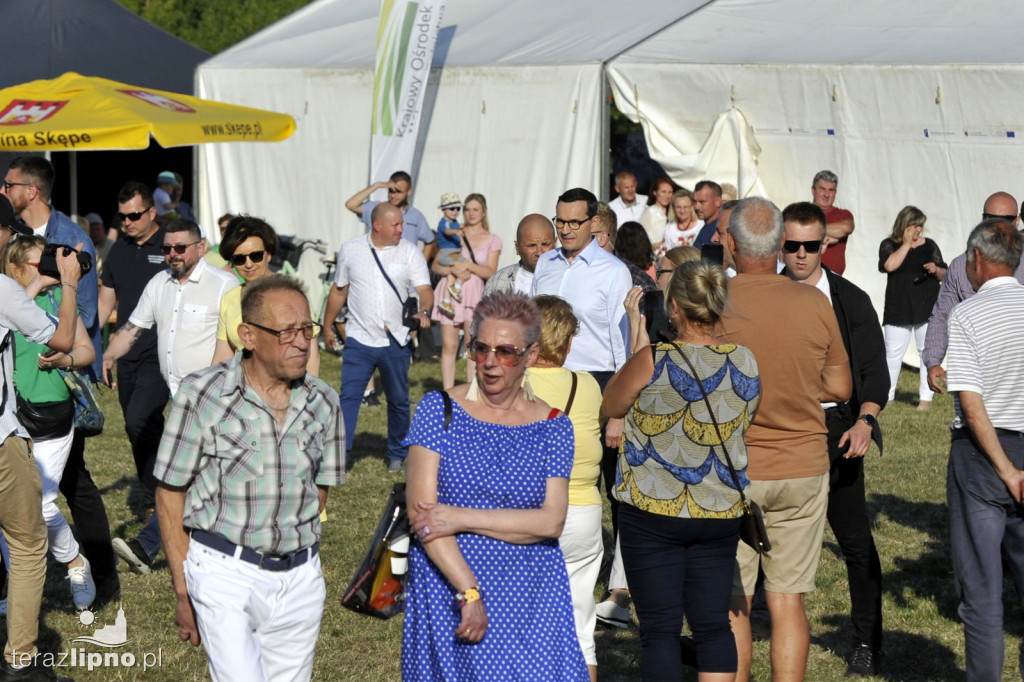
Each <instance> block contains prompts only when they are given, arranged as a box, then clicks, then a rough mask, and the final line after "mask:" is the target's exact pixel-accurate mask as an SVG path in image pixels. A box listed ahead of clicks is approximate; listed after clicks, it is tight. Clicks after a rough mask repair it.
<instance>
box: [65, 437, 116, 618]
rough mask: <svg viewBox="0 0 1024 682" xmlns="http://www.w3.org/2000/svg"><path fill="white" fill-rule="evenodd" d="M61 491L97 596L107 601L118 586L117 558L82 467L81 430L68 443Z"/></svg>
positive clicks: (101, 508)
mask: <svg viewBox="0 0 1024 682" xmlns="http://www.w3.org/2000/svg"><path fill="white" fill-rule="evenodd" d="M60 492H61V494H62V495H63V496H64V499H65V500H67V503H68V509H69V510H70V511H71V519H72V521H73V522H74V524H75V534H76V535H77V536H78V542H79V544H80V545H81V546H82V554H84V555H85V556H86V558H88V559H89V563H90V564H91V565H92V577H93V580H95V581H96V592H97V595H98V597H99V598H100V599H101V600H103V601H106V600H109V599H110V598H112V597H113V596H114V595H116V594H117V593H118V591H119V590H120V589H121V582H120V580H119V579H118V577H117V558H116V557H115V556H114V548H113V547H112V546H111V544H110V521H108V520H107V508H106V507H105V506H104V505H103V497H102V495H100V491H99V489H98V488H97V487H96V483H95V482H93V480H92V475H91V474H90V473H89V470H88V469H87V468H86V466H85V436H83V435H82V434H80V433H76V434H75V437H74V440H73V441H72V442H71V453H70V454H69V455H68V462H67V464H66V465H65V466H64V475H63V476H62V477H61V479H60Z"/></svg>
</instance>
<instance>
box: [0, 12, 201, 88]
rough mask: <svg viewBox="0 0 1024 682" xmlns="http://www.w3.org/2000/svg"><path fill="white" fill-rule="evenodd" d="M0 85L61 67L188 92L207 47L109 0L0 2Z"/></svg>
mask: <svg viewBox="0 0 1024 682" xmlns="http://www.w3.org/2000/svg"><path fill="white" fill-rule="evenodd" d="M0 26H3V27H4V28H5V29H6V30H5V34H4V39H3V47H2V48H0V49H2V52H3V54H4V55H5V56H6V57H7V58H6V59H5V60H4V69H3V71H2V73H0V87H8V86H11V85H17V84H19V83H25V82H28V81H33V80H39V79H43V78H56V77H57V76H60V75H61V74H63V73H65V72H66V71H76V72H78V73H81V74H83V75H87V76H102V77H103V78H110V79H112V80H117V81H121V82H123V83H131V84H132V85H139V86H142V87H148V88H156V89H159V90H170V91H172V92H182V93H186V94H191V93H192V91H193V88H194V83H193V78H194V73H195V68H196V66H197V65H198V64H199V63H200V62H202V61H203V60H204V59H206V58H207V57H208V56H209V53H207V52H204V51H203V50H200V49H199V48H197V47H194V46H192V45H190V44H189V43H186V42H185V41H184V40H181V39H179V38H176V37H175V36H172V35H171V34H170V33H167V32H166V31H164V30H163V29H161V28H158V27H156V26H154V25H153V24H151V23H149V22H148V21H146V20H145V19H142V18H141V17H139V16H138V15H137V14H135V13H134V12H132V11H130V10H128V9H126V8H124V7H122V6H121V5H120V4H118V3H117V2H115V0H32V1H31V2H2V3H0Z"/></svg>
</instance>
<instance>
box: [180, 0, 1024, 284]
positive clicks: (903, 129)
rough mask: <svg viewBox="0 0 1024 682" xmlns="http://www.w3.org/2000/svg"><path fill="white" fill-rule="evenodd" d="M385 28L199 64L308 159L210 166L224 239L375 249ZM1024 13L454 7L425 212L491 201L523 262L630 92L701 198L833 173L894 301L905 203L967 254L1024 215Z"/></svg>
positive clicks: (249, 46)
mask: <svg viewBox="0 0 1024 682" xmlns="http://www.w3.org/2000/svg"><path fill="white" fill-rule="evenodd" d="M378 11H379V0H319V1H318V2H315V3H313V4H311V5H309V6H308V7H306V8H305V9H303V10H300V11H299V12H296V13H295V14H293V15H291V16H289V17H287V18H285V19H284V20H282V21H280V22H278V23H277V24H275V25H273V26H271V27H270V28H268V29H266V30H264V31H262V32H261V33H259V34H256V35H255V36H253V37H251V38H250V39H248V40H246V41H244V42H242V43H240V44H239V45H237V46H235V47H233V48H231V49H229V50H227V51H226V52H224V53H221V54H219V55H217V56H215V57H213V58H212V59H210V60H209V61H207V62H205V63H204V64H202V65H201V66H200V67H199V69H198V70H197V75H196V81H197V85H196V91H197V94H199V95H200V96H203V97H211V98H214V99H220V100H224V101H228V102H237V103H239V104H245V105H250V106H257V107H264V108H269V109H275V110H280V111H287V112H289V113H291V114H292V115H294V116H295V117H296V119H297V120H298V131H297V132H296V134H295V135H294V136H293V137H292V138H291V139H289V140H287V141H286V142H282V143H279V144H272V145H240V144H238V145H207V146H205V147H204V148H203V149H201V150H200V162H199V163H200V172H201V177H200V182H199V183H198V186H199V187H200V188H201V191H202V196H201V198H200V199H201V200H200V205H201V207H202V211H203V215H202V218H203V220H204V221H205V222H207V223H209V222H210V221H211V220H212V218H214V217H216V215H218V214H219V213H221V212H224V211H229V210H230V211H238V210H246V211H249V212H252V213H254V214H257V215H264V216H266V217H267V218H268V219H269V220H270V221H271V223H272V224H274V225H276V226H279V227H280V229H281V231H282V232H284V233H292V232H294V233H299V234H301V235H303V236H307V237H318V238H322V239H326V240H327V241H328V242H329V243H330V244H331V245H332V247H337V246H338V245H339V244H340V243H341V242H342V241H343V240H344V239H347V238H349V237H352V236H354V235H356V234H358V233H359V231H360V229H361V226H360V224H359V223H358V222H357V220H356V219H355V218H354V217H353V216H351V215H350V214H348V212H347V211H346V210H345V209H344V206H343V202H344V200H345V199H346V198H347V197H349V196H350V195H352V194H353V193H355V191H357V190H358V189H360V188H361V187H363V186H365V185H366V183H367V173H368V167H369V138H370V133H369V130H370V98H371V87H372V70H373V59H374V41H375V36H376V28H377V21H378ZM1020 19H1024V5H1021V4H1020V3H1019V2H1016V1H1014V0H994V1H993V2H991V3H989V4H987V5H978V4H977V3H968V2H966V1H965V0H933V1H932V2H929V3H917V2H915V3H909V2H905V3H899V2H896V3H894V2H891V1H889V2H883V1H882V0H863V1H862V2H858V3H841V2H836V1H835V0H824V1H823V2H818V3H808V2H802V1H801V2H798V1H797V0H774V1H773V2H761V1H753V0H710V1H707V2H702V1H700V0H674V1H671V2H669V1H666V0H647V1H646V2H644V3H623V2H621V0H588V1H587V2H579V1H577V0H560V1H558V0H556V1H555V2H551V1H548V0H516V1H515V2H509V1H508V0H472V2H470V1H468V0H449V2H448V11H447V14H446V16H445V19H444V22H443V24H442V31H441V37H440V40H439V45H438V49H437V52H436V54H435V59H434V64H435V69H434V72H433V75H432V78H431V89H430V90H428V94H427V107H426V116H427V117H428V118H427V119H425V124H424V126H423V127H422V130H424V131H425V139H423V140H421V145H422V153H421V155H420V156H421V158H422V162H421V164H420V166H419V168H416V169H412V170H413V172H414V184H415V187H416V194H415V195H414V204H416V205H417V206H418V207H419V208H420V209H421V210H423V211H424V213H425V214H426V215H427V217H428V219H430V220H431V222H434V221H435V220H437V219H438V218H439V217H440V216H439V214H438V212H437V211H436V210H435V209H434V207H435V206H436V205H437V201H438V199H439V198H440V195H441V193H442V192H447V191H456V192H459V193H460V194H461V195H462V196H465V194H466V193H468V192H472V191H475V192H482V193H483V194H484V195H486V196H487V198H488V202H489V208H490V217H491V224H492V226H493V228H494V229H495V231H496V232H497V233H498V234H499V235H500V236H501V237H502V239H503V240H504V242H505V250H504V252H503V254H502V262H503V264H504V263H509V262H512V261H513V260H514V258H515V255H514V252H513V249H512V245H511V241H512V238H513V235H514V229H515V224H516V222H517V221H518V220H519V218H520V217H522V216H523V215H525V214H526V213H530V212H534V211H536V212H541V213H545V214H547V215H550V214H551V213H552V211H553V208H554V203H555V198H556V196H557V194H558V193H559V192H560V191H562V190H564V189H566V188H568V187H571V186H575V185H581V186H586V187H590V188H594V189H595V190H596V191H597V192H598V193H599V194H600V190H601V189H602V188H603V187H604V186H605V184H606V179H607V166H606V165H605V164H606V161H605V150H606V148H607V140H606V129H605V126H606V123H605V121H606V120H607V119H606V109H605V106H606V101H607V94H608V85H607V83H609V82H610V84H611V92H612V93H613V94H614V97H615V101H616V104H617V106H618V107H619V109H621V110H622V111H623V112H624V113H626V114H627V115H629V116H632V117H635V118H637V119H638V120H640V121H641V122H642V123H643V125H644V129H645V133H646V135H647V140H648V146H649V147H650V149H651V153H652V155H653V156H655V158H657V159H658V160H659V161H661V162H663V163H664V165H665V166H666V167H667V168H669V169H670V170H671V172H672V174H673V176H674V177H675V178H676V179H677V180H680V181H683V182H684V183H685V184H689V185H690V186H692V182H693V181H694V180H696V179H697V178H700V177H710V178H712V179H716V180H719V181H729V182H733V183H737V184H738V185H739V186H740V187H741V188H742V189H744V190H745V191H747V192H748V193H764V194H765V195H767V196H768V197H770V198H771V199H773V200H774V201H775V202H776V203H777V204H779V205H780V206H784V205H786V204H787V203H790V202H792V201H799V200H805V199H810V184H811V179H812V177H813V175H814V173H815V172H817V171H818V170H821V169H825V168H827V169H831V170H833V171H835V172H836V173H837V174H838V175H839V197H838V199H837V202H836V203H837V205H839V206H843V207H845V208H849V209H851V210H852V211H853V212H854V214H855V216H856V221H857V231H856V232H855V233H854V235H853V236H852V237H851V239H850V243H849V247H848V250H847V259H848V263H849V267H848V270H847V274H848V275H849V276H850V277H851V278H852V279H853V280H854V281H856V282H857V283H858V284H860V285H861V286H863V287H864V288H865V289H867V290H868V291H869V293H871V294H872V296H873V298H875V299H876V301H877V302H878V303H879V304H880V302H881V298H882V292H883V291H884V286H885V277H884V276H883V275H881V274H879V273H878V272H877V249H878V244H879V242H880V241H881V239H882V238H884V237H885V236H886V235H887V234H888V232H889V231H890V229H891V226H892V221H893V219H894V217H895V215H896V213H897V212H898V211H899V209H900V208H902V207H903V206H904V205H906V204H914V205H917V206H918V207H919V208H921V209H922V210H923V211H924V212H925V213H926V214H927V215H928V216H929V220H928V224H927V226H926V234H930V235H931V236H932V237H933V238H934V239H936V241H938V242H939V245H940V246H941V248H942V250H943V253H944V255H945V256H946V257H947V260H951V259H952V257H953V256H954V255H956V254H957V253H958V252H960V251H961V250H962V249H963V244H964V242H965V240H966V234H967V231H968V229H969V228H970V227H971V226H973V225H974V224H975V223H976V222H977V220H978V219H979V218H980V215H979V214H980V211H981V205H982V202H983V201H984V198H985V197H986V196H987V195H988V194H989V193H991V192H992V191H995V190H997V189H1006V190H1008V191H1010V192H1014V193H1015V194H1016V195H1017V196H1018V198H1024V187H1018V186H1017V185H1018V184H1019V182H1020V179H1021V177H1022V173H1021V170H1022V165H1024V155H1022V154H1020V151H1021V145H1022V144H1024V142H1022V141H1021V139H1020V137H1019V136H1018V134H1017V133H1018V131H1017V129H1016V128H1015V125H1016V121H1017V120H1018V117H1019V116H1020V112H1021V111H1024V101H1021V100H1024V67H1022V66H1021V65H1020V63H1024V59H1022V57H1024V54H1022V52H1024V48H1022V47H1021V41H1020V40H1019V38H1018V33H1019V31H1020V30H1021V29H1020V27H1021V26H1022V25H1024V22H1022V21H1020ZM606 74H607V80H606V78H605V76H606ZM716 123H717V125H716Z"/></svg>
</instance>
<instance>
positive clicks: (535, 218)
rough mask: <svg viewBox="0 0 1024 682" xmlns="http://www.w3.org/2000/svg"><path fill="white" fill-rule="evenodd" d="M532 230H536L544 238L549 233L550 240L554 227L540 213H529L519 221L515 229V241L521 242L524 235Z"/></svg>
mask: <svg viewBox="0 0 1024 682" xmlns="http://www.w3.org/2000/svg"><path fill="white" fill-rule="evenodd" d="M532 230H537V231H538V232H541V233H543V234H544V235H545V236H546V235H547V234H548V233H550V234H551V237H552V238H554V236H555V226H554V225H552V224H551V221H550V220H548V219H547V217H545V216H542V215H541V214H540V213H531V214H530V215H528V216H526V217H525V218H523V219H522V220H520V221H519V227H518V228H516V241H519V242H521V241H523V240H524V239H525V236H526V234H527V233H528V232H530V231H532Z"/></svg>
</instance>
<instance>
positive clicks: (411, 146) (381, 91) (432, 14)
mask: <svg viewBox="0 0 1024 682" xmlns="http://www.w3.org/2000/svg"><path fill="white" fill-rule="evenodd" d="M444 8H445V5H444V2H440V1H438V2H432V1H431V0H423V1H422V2H412V1H410V0H381V4H380V28H379V29H378V30H377V67H376V71H375V73H374V77H373V127H372V131H371V133H372V138H371V142H370V182H380V181H384V180H387V179H388V177H389V176H390V175H391V174H392V173H394V172H395V171H406V172H410V171H411V170H412V163H413V153H414V151H415V149H416V135H417V134H418V133H419V124H420V114H421V113H422V110H423V100H424V97H425V95H426V91H427V77H428V76H429V75H430V64H431V62H432V61H433V58H434V45H435V44H436V42H437V33H438V29H439V28H440V26H441V19H442V17H443V16H444Z"/></svg>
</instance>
